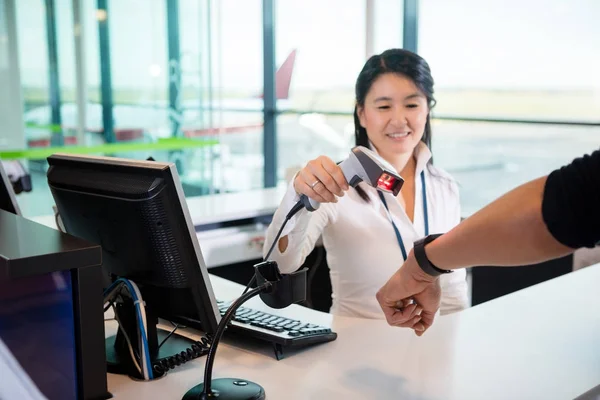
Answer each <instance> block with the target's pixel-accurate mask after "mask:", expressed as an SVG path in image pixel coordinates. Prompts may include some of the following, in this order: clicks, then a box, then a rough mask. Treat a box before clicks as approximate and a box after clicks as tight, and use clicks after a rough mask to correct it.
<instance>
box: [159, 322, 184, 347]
mask: <svg viewBox="0 0 600 400" xmlns="http://www.w3.org/2000/svg"><path fill="white" fill-rule="evenodd" d="M177 328H179V325H177V324H175V328H173V330H172V331H171V332H169V334H168V335H167V336H166V337H165V338H164V339H163V341H162V342H160V344H159V345H158V350H160V348H161V347H162V345H163V344H165V342H166V341H167V340H169V338H170V337H171V336H172V335H173V334H174V333H175V331H176V330H177Z"/></svg>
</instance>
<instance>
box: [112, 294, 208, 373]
mask: <svg viewBox="0 0 600 400" xmlns="http://www.w3.org/2000/svg"><path fill="white" fill-rule="evenodd" d="M115 308H116V310H115V318H116V319H117V321H118V322H119V324H122V327H123V329H119V331H118V332H117V334H116V335H115V336H110V337H108V338H107V339H106V340H105V346H106V362H107V370H108V372H109V373H113V374H122V375H129V376H131V377H132V378H137V379H143V375H141V374H140V373H139V372H138V370H137V368H136V366H135V364H134V363H133V361H132V359H131V353H130V351H129V346H128V343H127V339H126V337H125V335H124V333H123V330H125V332H127V336H128V337H129V340H130V342H131V347H132V348H133V350H134V352H135V353H136V354H137V353H139V350H138V349H139V348H140V346H139V343H138V328H137V317H136V313H135V309H134V308H133V302H132V301H131V300H129V301H126V302H124V303H118V304H117V305H116V307H115ZM157 323H158V318H157V317H156V316H155V315H154V314H153V313H152V311H151V310H150V309H149V308H148V307H146V324H147V329H148V332H147V334H148V348H149V350H150V359H151V364H152V371H153V379H156V378H160V377H162V376H163V375H164V374H165V373H166V372H167V371H168V370H170V369H172V368H175V367H177V366H179V365H181V364H184V363H186V362H188V361H190V360H192V359H195V358H198V357H201V356H203V355H205V354H207V353H208V349H209V347H208V343H207V342H206V341H203V342H197V341H194V340H192V339H189V338H186V337H183V336H181V335H177V334H170V332H168V331H166V330H163V329H158V328H157V327H156V324H157ZM169 335H170V336H169ZM167 337H168V339H167V341H166V342H164V343H163V340H165V339H166V338H167ZM161 343H163V344H162V346H161V345H160V344H161ZM159 346H160V348H159Z"/></svg>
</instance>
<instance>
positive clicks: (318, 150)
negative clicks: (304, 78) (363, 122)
mask: <svg viewBox="0 0 600 400" xmlns="http://www.w3.org/2000/svg"><path fill="white" fill-rule="evenodd" d="M277 134H278V143H277V146H278V147H277V148H278V153H277V157H278V164H279V168H278V174H277V176H278V177H279V179H280V180H282V179H283V180H285V181H286V182H288V181H289V180H290V179H291V178H292V177H293V175H294V174H295V173H296V172H297V171H298V170H299V169H300V168H301V167H302V166H303V165H304V164H305V163H306V162H307V161H309V160H312V159H313V158H316V157H318V156H320V155H326V156H328V157H329V158H331V159H332V160H333V161H335V162H338V161H342V160H344V159H345V158H346V157H348V154H349V152H350V149H351V148H352V147H353V146H354V120H353V117H352V116H351V115H325V114H319V113H308V114H302V115H297V114H289V115H285V114H284V115H280V116H279V117H277Z"/></svg>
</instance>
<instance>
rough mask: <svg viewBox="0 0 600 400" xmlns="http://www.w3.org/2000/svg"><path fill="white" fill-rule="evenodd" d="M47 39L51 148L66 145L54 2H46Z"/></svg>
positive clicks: (52, 0)
mask: <svg viewBox="0 0 600 400" xmlns="http://www.w3.org/2000/svg"><path fill="white" fill-rule="evenodd" d="M45 3H46V39H47V41H48V74H49V77H48V78H49V86H50V87H49V92H50V93H49V95H50V108H51V129H50V132H51V135H50V145H51V146H62V145H64V137H63V134H62V121H61V115H60V105H61V102H60V82H59V79H58V46H57V43H56V9H55V7H54V0H46V2H45Z"/></svg>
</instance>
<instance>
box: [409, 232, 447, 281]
mask: <svg viewBox="0 0 600 400" xmlns="http://www.w3.org/2000/svg"><path fill="white" fill-rule="evenodd" d="M440 236H442V234H441V233H438V234H435V235H428V236H425V237H424V238H423V239H419V240H417V241H416V242H415V244H414V247H413V252H414V254H415V259H416V260H417V264H419V267H421V269H422V270H423V272H425V273H426V274H427V275H431V276H440V275H442V274H448V273H450V272H452V270H450V269H441V268H438V267H436V266H435V265H433V264H432V263H431V261H429V259H428V258H427V254H425V245H426V244H428V243H431V242H433V241H434V240H435V239H437V238H438V237H440Z"/></svg>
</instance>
